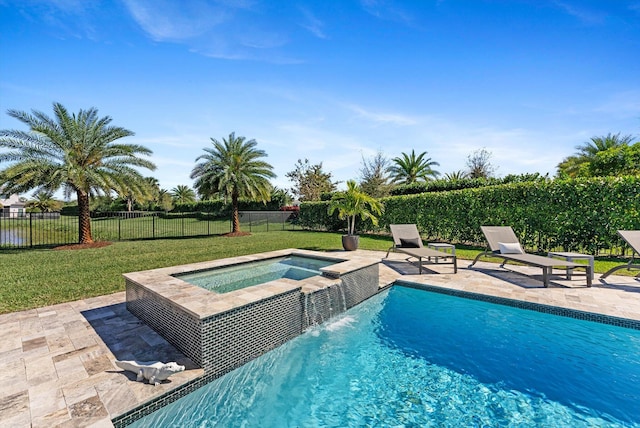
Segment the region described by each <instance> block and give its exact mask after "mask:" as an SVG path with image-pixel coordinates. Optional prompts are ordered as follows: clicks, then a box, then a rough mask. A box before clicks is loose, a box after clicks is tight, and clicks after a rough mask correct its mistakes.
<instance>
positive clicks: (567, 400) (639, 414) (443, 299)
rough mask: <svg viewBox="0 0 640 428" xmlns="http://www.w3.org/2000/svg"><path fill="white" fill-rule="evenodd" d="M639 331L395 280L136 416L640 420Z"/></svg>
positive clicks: (196, 421)
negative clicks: (329, 317)
mask: <svg viewBox="0 0 640 428" xmlns="http://www.w3.org/2000/svg"><path fill="white" fill-rule="evenodd" d="M639 355H640V331H638V330H633V329H625V328H620V327H615V326H611V325H607V324H599V323H594V322H590V321H583V320H577V319H573V318H566V317H560V316H555V315H549V314H544V313H540V312H534V311H528V310H522V309H517V308H512V307H507V306H501V305H496V304H491V303H487V302H481V301H476V300H469V299H464V298H459V297H453V296H448V295H444V294H439V293H432V292H425V291H422V290H416V289H413V288H409V287H404V286H398V285H396V286H394V287H392V288H391V289H390V290H388V291H385V292H383V293H380V294H378V295H376V296H374V297H372V298H370V299H369V300H367V301H366V302H364V303H362V304H360V305H358V306H356V307H354V308H352V309H350V310H349V311H347V312H346V313H345V314H343V315H341V316H339V317H337V318H335V319H334V320H333V321H329V322H328V323H325V324H324V325H321V326H318V327H315V328H313V329H311V330H309V331H308V332H307V333H306V334H304V335H302V336H299V337H297V338H295V339H293V340H291V341H290V342H288V343H286V344H285V345H283V346H281V347H279V348H277V349H275V350H273V351H271V352H269V353H267V354H265V355H263V356H261V357H259V358H257V359H255V360H253V361H251V362H249V363H247V364H246V365H244V366H243V367H241V368H239V369H236V370H234V371H233V372H231V373H228V374H227V375H225V376H223V377H221V378H219V379H217V380H215V381H213V382H211V383H210V384H208V385H206V386H204V387H203V388H201V389H199V390H197V391H196V392H194V393H191V394H189V395H187V396H186V397H183V398H182V399H180V400H178V401H176V402H174V403H172V404H170V405H168V406H166V407H164V408H163V409H161V410H159V411H158V412H156V413H153V414H151V415H149V416H147V417H145V418H143V419H141V420H139V421H137V422H136V423H134V424H133V425H132V426H135V427H151V426H154V427H155V426H209V425H216V426H243V427H252V426H260V427H268V426H272V427H286V426H300V427H307V426H308V427H315V426H451V427H454V426H455V427H457V426H507V425H517V426H531V427H533V426H563V427H565V426H572V427H576V426H607V427H612V426H640V406H638V403H640V358H639Z"/></svg>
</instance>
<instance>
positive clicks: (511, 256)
mask: <svg viewBox="0 0 640 428" xmlns="http://www.w3.org/2000/svg"><path fill="white" fill-rule="evenodd" d="M481 229H482V233H484V236H485V238H486V239H487V242H488V243H489V246H488V247H487V249H486V250H485V251H484V252H483V253H480V254H478V255H477V256H476V258H475V259H474V260H473V263H471V264H470V265H469V267H472V266H473V265H474V264H476V262H477V261H478V259H479V258H480V257H482V256H485V257H498V258H501V259H502V260H503V262H502V264H501V265H500V267H504V265H505V264H507V262H509V261H514V262H518V263H522V264H524V265H529V266H535V267H539V268H542V282H543V284H544V286H545V287H548V286H549V276H550V275H551V273H552V272H553V268H554V267H561V268H564V269H576V268H582V269H585V270H586V273H587V287H591V277H592V272H591V266H589V265H583V264H579V263H573V262H569V261H562V260H558V259H552V258H549V257H544V256H538V255H536V254H529V253H526V252H524V250H522V247H521V246H520V241H519V240H518V238H517V237H516V234H515V233H514V232H513V229H512V228H511V227H510V226H482V227H481ZM489 250H491V253H489Z"/></svg>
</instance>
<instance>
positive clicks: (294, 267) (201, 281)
mask: <svg viewBox="0 0 640 428" xmlns="http://www.w3.org/2000/svg"><path fill="white" fill-rule="evenodd" d="M336 263H338V262H337V261H335V260H325V259H318V258H312V257H303V256H288V257H279V258H275V259H267V260H261V261H255V262H249V263H242V264H239V265H235V266H228V267H222V268H217V269H209V270H205V271H201V272H195V273H188V274H180V275H176V277H177V278H180V279H181V280H183V281H186V282H188V283H190V284H193V285H197V286H198V287H202V288H206V289H207V290H210V291H214V292H216V293H228V292H230V291H235V290H240V289H242V288H246V287H251V286H253V285H258V284H263V283H265V282H269V281H273V280H276V279H280V278H289V279H293V280H296V281H300V280H303V279H307V278H310V277H312V276H315V275H320V274H321V272H320V268H323V267H326V266H331V265H333V264H336Z"/></svg>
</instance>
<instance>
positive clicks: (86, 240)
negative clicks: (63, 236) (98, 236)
mask: <svg viewBox="0 0 640 428" xmlns="http://www.w3.org/2000/svg"><path fill="white" fill-rule="evenodd" d="M77 194H78V230H79V235H80V236H79V237H78V242H79V243H80V244H90V243H92V242H93V238H92V237H91V214H90V212H89V194H88V193H86V192H84V191H82V190H78V191H77Z"/></svg>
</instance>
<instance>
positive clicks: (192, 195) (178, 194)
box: [171, 184, 196, 204]
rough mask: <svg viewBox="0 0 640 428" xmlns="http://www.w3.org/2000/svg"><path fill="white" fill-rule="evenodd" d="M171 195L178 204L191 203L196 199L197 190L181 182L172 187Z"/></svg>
mask: <svg viewBox="0 0 640 428" xmlns="http://www.w3.org/2000/svg"><path fill="white" fill-rule="evenodd" d="M171 197H172V198H173V202H174V203H176V204H190V203H191V202H195V201H196V192H194V190H193V189H192V188H190V187H189V186H185V185H184V184H179V185H177V186H176V187H174V188H173V189H171Z"/></svg>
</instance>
